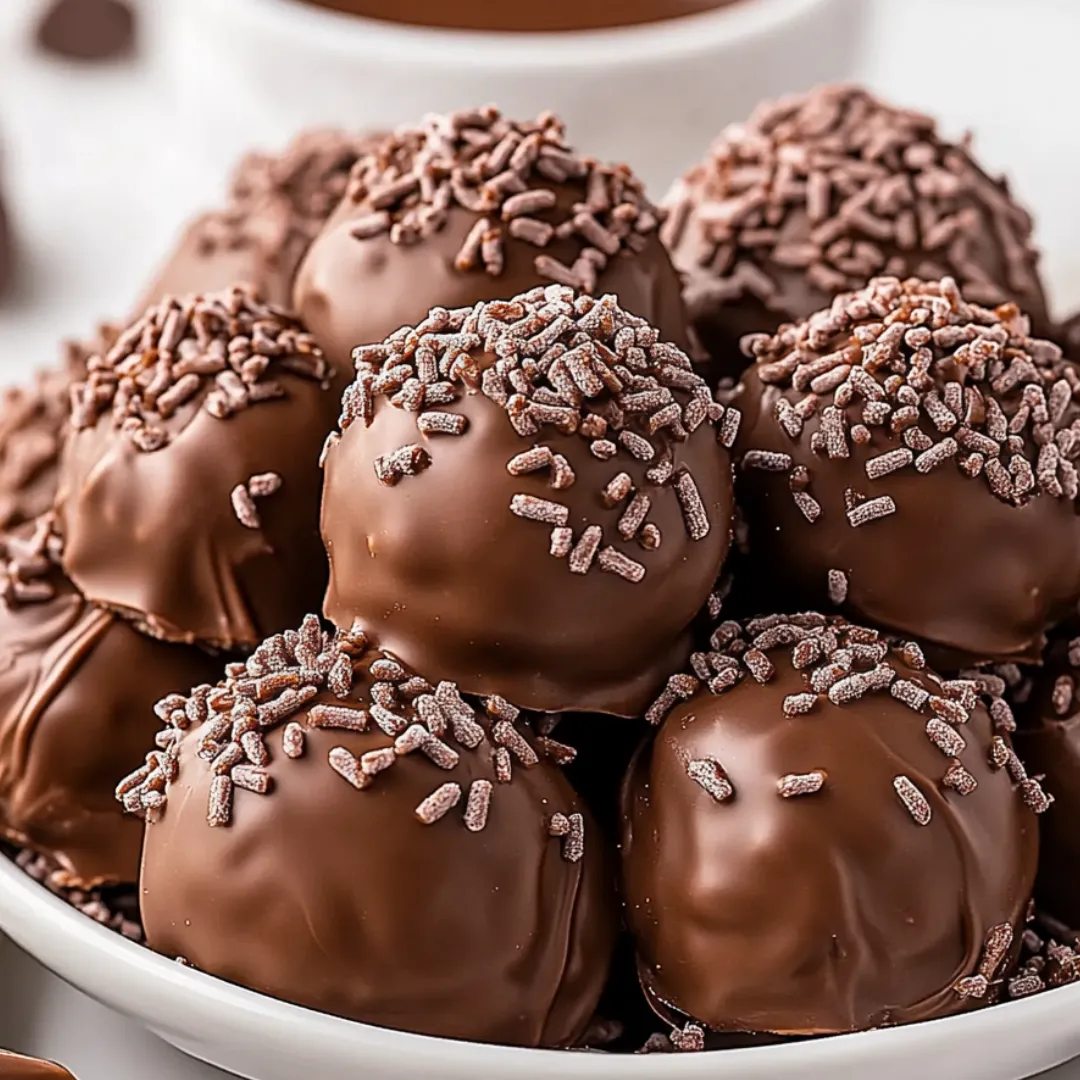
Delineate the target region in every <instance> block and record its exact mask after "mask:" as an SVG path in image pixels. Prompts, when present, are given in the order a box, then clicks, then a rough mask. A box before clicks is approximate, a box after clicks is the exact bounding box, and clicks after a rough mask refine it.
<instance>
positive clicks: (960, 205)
mask: <svg viewBox="0 0 1080 1080" xmlns="http://www.w3.org/2000/svg"><path fill="white" fill-rule="evenodd" d="M665 206H666V208H667V209H668V212H669V217H668V221H667V223H666V225H665V227H664V229H663V238H664V241H665V243H666V244H667V245H668V247H669V248H670V249H672V250H674V251H675V252H676V256H677V258H676V261H677V262H680V263H681V264H682V269H684V270H692V271H694V272H693V273H692V275H691V292H692V295H691V307H692V308H693V307H695V306H696V305H697V304H698V303H701V302H705V301H711V302H713V303H725V304H726V303H735V302H738V301H739V300H740V299H741V298H743V297H750V298H753V299H756V300H758V301H760V302H762V303H764V304H766V305H768V304H770V302H771V303H772V304H773V306H774V307H782V301H783V299H784V297H783V295H782V292H783V291H784V289H785V283H784V279H785V277H789V276H791V275H792V274H801V275H804V276H805V279H806V282H807V283H808V285H809V287H811V288H812V289H813V290H815V291H816V292H817V293H820V294H822V295H823V296H826V297H827V296H832V295H834V294H836V293H839V292H843V291H844V290H847V289H858V288H861V287H862V286H863V285H864V284H865V283H866V282H867V281H868V280H869V279H870V278H872V277H874V276H875V275H878V274H890V275H895V276H898V277H907V276H909V275H911V274H919V275H921V276H931V277H939V276H941V275H942V274H944V273H949V272H951V273H953V274H955V275H956V276H957V277H958V278H959V279H960V281H961V282H962V283H963V285H964V287H965V290H966V291H967V294H968V296H969V297H970V298H971V299H972V300H977V301H978V302H979V303H984V304H1001V303H1004V302H1005V301H1006V300H1008V299H1010V298H1012V297H1013V296H1015V295H1020V296H1022V297H1024V298H1025V299H1028V298H1032V299H1036V298H1041V295H1042V293H1041V288H1040V286H1039V283H1038V279H1037V277H1036V275H1035V263H1036V254H1035V248H1034V246H1033V243H1032V239H1031V232H1032V223H1031V218H1030V217H1029V215H1028V214H1027V213H1026V212H1025V211H1024V210H1023V209H1022V208H1021V207H1020V206H1018V205H1017V204H1016V203H1015V202H1014V201H1013V200H1012V199H1011V198H1010V197H1009V192H1008V188H1007V186H1006V184H1005V183H1004V182H1003V181H995V180H992V179H990V178H989V177H987V176H986V175H985V174H984V173H983V172H982V171H981V170H980V169H979V167H978V166H977V165H976V164H975V163H974V161H973V160H972V158H971V156H970V154H969V152H968V149H967V147H966V145H963V146H957V145H955V144H952V143H948V142H945V141H944V140H943V139H942V138H941V137H940V136H939V135H938V132H937V129H936V125H935V123H934V121H933V120H932V119H931V118H929V117H927V116H923V115H920V114H919V113H916V112H912V111H910V110H905V109H897V108H893V107H891V106H889V105H886V104H884V103H883V102H881V101H879V100H877V99H876V98H874V97H873V96H872V95H871V94H870V93H868V92H867V91H866V90H863V89H861V88H859V87H855V86H825V87H820V88H818V89H817V90H814V91H811V92H810V93H809V94H806V95H803V96H796V97H788V98H782V99H780V100H777V101H771V102H766V103H764V104H762V105H760V106H759V107H758V108H757V110H756V111H755V112H754V114H753V115H752V116H751V117H750V119H749V121H747V122H746V123H745V124H733V125H731V126H730V127H728V128H727V129H726V130H725V131H724V132H723V134H722V135H721V136H720V137H719V138H718V139H717V141H716V142H715V143H714V144H713V146H712V148H711V150H710V152H709V156H708V159H707V160H706V161H705V163H704V164H702V165H699V166H697V167H696V168H695V169H693V170H692V171H691V172H690V173H689V174H688V175H687V176H686V178H685V179H684V180H681V181H679V182H677V183H676V184H675V186H674V187H673V189H672V191H671V192H670V194H669V195H668V196H667V198H666V199H665ZM986 234H990V235H991V236H993V237H994V238H995V239H996V242H997V246H998V248H999V250H1000V252H1001V257H1002V261H1003V263H1004V265H1003V268H1002V269H1003V275H1002V276H1003V280H994V279H993V278H992V277H991V275H990V273H988V272H987V269H985V268H984V265H983V264H982V262H980V256H979V254H978V250H979V248H980V245H982V244H984V243H985V240H984V236H985V235H986ZM804 291H805V288H804ZM699 293H700V294H701V296H700V298H699V297H698V296H697V294H699ZM790 314H795V313H789V315H790ZM798 314H802V313H801V312H800V313H798ZM822 377H823V378H824V375H823V376H822ZM826 385H827V384H826Z"/></svg>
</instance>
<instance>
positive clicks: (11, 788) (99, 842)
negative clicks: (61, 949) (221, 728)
mask: <svg viewBox="0 0 1080 1080" xmlns="http://www.w3.org/2000/svg"><path fill="white" fill-rule="evenodd" d="M58 563H59V538H58V537H57V536H56V534H55V531H54V529H53V522H52V519H51V516H45V517H43V518H40V519H39V520H38V521H37V522H35V523H34V524H33V525H28V526H24V527H23V528H21V529H19V530H17V531H16V532H13V533H7V534H4V535H2V536H0V835H2V836H3V837H4V838H6V839H8V840H10V841H12V842H13V843H15V844H18V845H20V846H22V847H26V848H28V849H30V850H32V851H35V852H39V853H41V854H43V855H46V856H48V857H49V858H50V859H51V860H52V861H54V862H55V863H56V865H57V871H56V874H55V877H56V880H57V881H58V882H59V883H61V884H65V885H71V886H78V887H80V888H88V887H92V886H95V885H98V884H102V883H113V882H128V883H134V881H135V880H136V877H137V875H138V867H139V849H140V846H141V843H142V835H141V830H140V829H139V828H138V827H137V824H138V823H137V822H132V821H131V820H130V819H128V818H126V817H125V816H124V814H123V813H122V812H119V807H117V805H116V801H115V798H114V789H115V787H116V782H117V780H118V779H119V778H120V777H121V776H123V775H124V774H125V773H126V772H127V771H129V770H130V769H133V768H135V767H136V766H138V765H139V763H140V762H141V761H142V760H143V759H144V756H145V753H146V747H147V743H148V741H149V740H151V739H152V738H153V736H154V731H155V729H156V728H157V727H158V726H159V722H158V721H157V720H156V719H155V717H154V714H153V711H152V708H153V705H154V703H155V702H156V701H157V700H158V699H159V698H160V697H161V696H162V694H163V693H165V692H166V691H167V690H168V689H170V688H171V687H173V686H175V685H177V684H180V685H183V684H184V683H190V682H191V681H192V680H200V679H205V678H208V677H211V676H212V675H213V673H214V672H215V671H216V670H218V669H220V666H221V665H220V661H219V660H214V659H213V658H211V657H209V656H207V655H206V654H205V653H204V652H202V651H201V650H199V649H194V648H188V647H185V646H180V645H167V644H163V643H161V642H158V641H154V640H152V639H151V638H148V637H145V636H144V635H142V634H140V633H138V631H136V630H135V629H134V628H133V627H132V626H131V625H130V624H128V623H127V622H126V621H125V620H123V619H121V618H120V617H119V616H117V615H115V614H113V613H110V612H108V611H106V610H104V609H103V608H99V607H96V606H95V605H93V604H90V603H88V602H87V601H86V600H85V599H84V598H83V597H82V596H81V595H80V594H79V593H78V591H77V590H76V589H75V587H74V586H73V585H72V584H71V582H70V581H68V580H67V579H66V578H65V577H64V576H63V574H62V572H61V571H60V568H59V565H58Z"/></svg>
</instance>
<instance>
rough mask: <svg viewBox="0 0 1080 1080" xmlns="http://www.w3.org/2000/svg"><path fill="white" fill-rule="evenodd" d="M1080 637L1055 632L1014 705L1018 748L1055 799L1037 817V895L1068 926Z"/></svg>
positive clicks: (1077, 922)
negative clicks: (1017, 718)
mask: <svg viewBox="0 0 1080 1080" xmlns="http://www.w3.org/2000/svg"><path fill="white" fill-rule="evenodd" d="M1077 661H1080V639H1069V638H1064V637H1058V638H1057V639H1056V640H1055V641H1054V642H1053V643H1052V644H1051V646H1050V648H1049V649H1048V650H1047V652H1046V655H1045V657H1044V666H1043V667H1042V668H1041V669H1038V670H1036V669H1031V670H1030V672H1029V675H1030V678H1029V679H1028V680H1025V684H1024V685H1025V689H1026V691H1027V694H1025V695H1024V696H1025V701H1024V702H1023V703H1022V704H1019V705H1018V707H1017V708H1018V714H1019V717H1020V728H1019V730H1018V731H1017V732H1016V735H1015V736H1014V738H1015V740H1016V747H1017V752H1018V753H1019V754H1020V756H1021V758H1022V760H1023V761H1024V764H1025V765H1027V767H1028V769H1029V770H1030V771H1031V772H1032V773H1033V774H1035V775H1041V776H1044V777H1045V781H1044V783H1045V784H1046V790H1047V791H1048V792H1049V793H1050V794H1051V795H1052V796H1053V798H1054V802H1053V805H1052V806H1051V807H1050V809H1049V810H1048V811H1047V812H1046V813H1045V814H1043V816H1042V818H1041V820H1040V822H1039V833H1040V837H1041V847H1040V854H1039V877H1038V880H1037V881H1036V883H1035V898H1036V902H1037V903H1038V905H1039V907H1040V909H1042V910H1043V911H1046V912H1048V913H1049V914H1050V915H1052V916H1054V917H1055V918H1057V919H1060V920H1061V921H1062V922H1064V923H1065V924H1066V925H1067V926H1069V927H1077V926H1080V840H1078V838H1077V835H1076V820H1077V814H1078V813H1080V699H1078V697H1077V693H1076V690H1077V686H1078V685H1080V666H1078V664H1077V663H1076V662H1077Z"/></svg>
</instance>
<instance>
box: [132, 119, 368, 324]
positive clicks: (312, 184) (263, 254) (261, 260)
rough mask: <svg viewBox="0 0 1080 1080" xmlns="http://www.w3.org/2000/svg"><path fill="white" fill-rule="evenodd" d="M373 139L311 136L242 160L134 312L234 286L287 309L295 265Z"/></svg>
mask: <svg viewBox="0 0 1080 1080" xmlns="http://www.w3.org/2000/svg"><path fill="white" fill-rule="evenodd" d="M377 138H378V136H374V135H359V134H351V133H347V132H344V131H333V130H326V131H321V130H313V131H307V132H304V133H303V134H302V135H300V136H298V137H297V138H296V139H295V140H293V142H292V143H290V144H289V145H288V146H287V147H286V148H285V149H284V150H283V151H282V152H281V153H280V154H267V153H260V152H252V153H249V154H247V155H246V156H245V157H244V158H243V160H242V161H241V162H240V164H239V165H238V166H237V168H236V171H235V172H234V173H233V176H232V180H231V182H230V185H229V194H228V201H227V203H226V205H225V206H224V207H223V208H222V209H220V210H214V211H211V212H209V213H205V214H200V215H199V216H198V217H197V218H195V219H194V220H193V221H191V222H190V223H189V224H188V225H187V226H185V228H184V231H183V232H182V234H181V236H180V239H179V241H178V243H177V246H176V248H175V250H174V251H173V252H172V253H171V254H170V255H169V257H168V259H167V260H166V261H165V263H164V265H162V267H161V268H160V270H159V271H158V273H157V275H156V276H155V278H154V280H153V281H152V282H151V283H150V285H149V286H148V288H147V289H146V292H145V293H144V294H143V296H142V298H141V300H140V301H139V303H138V304H137V305H136V310H137V313H138V314H141V313H142V312H143V311H144V310H145V309H146V308H148V307H150V306H152V305H153V304H156V303H158V302H159V301H161V300H163V299H165V298H166V297H167V296H186V295H188V294H189V293H207V292H216V291H218V290H219V289H227V288H230V287H231V286H233V285H236V284H239V283H241V282H246V283H248V284H250V285H252V286H253V287H254V288H255V289H256V291H257V292H259V293H260V294H261V295H262V296H264V297H265V298H266V299H267V300H270V301H271V302H272V303H275V304H283V305H286V306H287V305H289V304H290V303H291V301H292V285H293V278H294V276H295V274H296V268H297V267H298V266H299V265H300V260H301V259H302V258H303V257H304V254H305V253H306V251H307V249H308V246H309V245H310V244H311V241H312V239H313V238H314V237H315V235H316V234H317V233H318V232H319V230H320V229H321V228H322V226H323V225H324V224H325V222H326V219H327V218H328V217H329V216H330V213H331V211H332V210H333V209H334V207H335V206H337V204H338V203H339V202H340V201H341V197H342V195H343V194H344V192H345V184H346V180H347V178H348V175H349V170H350V169H351V168H352V166H353V164H354V163H355V161H356V159H357V157H358V156H359V154H360V153H361V151H362V150H364V149H366V148H370V146H371V145H372V144H373V143H374V142H375V141H376V140H377Z"/></svg>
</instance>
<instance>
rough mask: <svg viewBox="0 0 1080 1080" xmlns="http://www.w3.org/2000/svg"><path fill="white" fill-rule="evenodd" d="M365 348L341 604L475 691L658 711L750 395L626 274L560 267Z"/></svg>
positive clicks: (711, 575) (329, 608) (331, 453)
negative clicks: (606, 279)
mask: <svg viewBox="0 0 1080 1080" xmlns="http://www.w3.org/2000/svg"><path fill="white" fill-rule="evenodd" d="M355 355H356V365H357V377H356V381H355V382H354V383H353V385H352V386H351V387H350V388H349V389H348V390H347V391H346V393H345V396H344V398H343V402H342V416H341V434H340V436H339V435H337V434H336V433H335V434H334V435H333V436H331V439H330V441H329V443H328V447H327V451H326V485H325V489H324V494H323V511H322V530H323V539H324V540H325V542H326V547H327V551H328V553H329V555H330V565H331V571H330V587H329V589H328V591H327V596H326V605H325V612H326V615H327V617H328V618H329V619H331V620H332V621H333V622H334V623H335V624H336V625H338V626H351V625H352V623H353V621H354V620H359V622H360V623H361V625H363V626H365V627H369V628H370V629H371V630H372V631H373V632H374V633H375V634H377V636H378V639H379V642H380V644H382V645H383V646H384V647H385V648H387V649H390V650H391V651H393V652H394V653H395V654H396V655H398V656H400V657H401V658H402V659H403V660H405V661H406V662H407V663H409V664H410V665H412V666H413V667H415V668H417V670H420V671H424V672H426V673H427V674H428V676H429V677H433V678H439V679H451V680H453V681H455V682H457V683H458V684H459V685H460V686H461V688H462V690H463V691H467V692H469V693H478V694H500V695H502V696H503V697H505V698H506V699H507V700H509V701H512V702H513V703H514V704H515V705H518V706H522V707H525V708H530V709H537V710H548V711H563V710H567V709H572V710H575V711H587V712H588V711H606V712H612V713H615V714H617V715H624V716H633V715H640V713H641V711H642V710H643V709H644V708H645V706H646V705H647V704H648V702H649V700H651V697H652V695H653V694H654V693H655V691H656V689H657V687H658V686H659V684H660V683H661V682H662V680H663V678H664V676H665V675H667V674H670V672H671V671H673V670H675V669H676V668H678V667H679V666H680V664H681V663H682V662H683V661H684V660H685V657H686V655H687V653H688V651H689V634H688V627H689V626H690V623H691V621H692V620H693V619H694V617H695V615H696V614H697V612H698V611H699V610H700V609H701V606H702V604H703V603H704V602H705V599H706V597H707V596H708V594H709V590H710V589H711V588H712V586H713V583H714V582H715V581H716V577H717V574H718V573H719V570H720V567H721V564H722V563H723V561H724V556H725V554H726V552H727V549H728V544H729V534H730V528H731V514H732V482H731V466H730V461H729V456H728V450H727V447H729V446H730V445H731V444H732V442H733V440H734V436H735V433H736V431H737V428H738V423H739V414H738V412H737V411H736V410H734V409H730V408H728V409H725V408H724V407H723V406H722V405H720V404H719V403H717V402H716V401H714V399H713V396H712V394H711V392H710V391H709V389H708V387H707V386H706V385H705V383H704V381H703V380H702V379H701V378H700V377H699V376H697V375H695V374H694V372H693V371H692V370H691V364H690V361H689V360H688V359H687V357H686V355H685V354H684V353H682V352H681V351H680V350H679V349H678V348H676V347H675V346H674V345H671V344H668V343H666V342H663V341H661V340H660V335H659V333H658V331H657V330H656V329H654V328H653V327H651V326H649V325H648V323H646V322H645V320H644V319H641V318H638V317H637V316H634V315H631V314H629V313H628V312H626V311H625V310H624V309H623V308H622V307H620V305H619V302H618V301H616V299H615V298H614V297H613V296H604V297H602V298H599V299H596V298H594V297H591V296H588V295H585V294H575V293H574V291H573V290H571V289H569V288H568V287H566V286H562V285H550V286H547V287H546V288H536V289H534V290H533V291H531V292H529V293H525V294H523V295H521V296H518V297H516V298H514V299H513V300H503V301H492V302H490V303H486V304H485V303H480V304H477V305H476V307H474V308H462V309H459V310H456V311H448V310H446V309H445V308H436V309H434V310H433V311H432V312H431V313H430V315H429V316H428V317H427V318H426V319H425V320H424V321H423V322H421V323H420V324H418V325H417V326H416V327H415V328H414V327H403V328H402V329H401V330H399V331H397V332H395V333H394V334H392V335H391V336H390V337H389V338H388V339H387V340H386V341H385V342H383V343H382V344H379V345H372V346H364V347H362V348H359V349H357V350H356V354H355Z"/></svg>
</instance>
